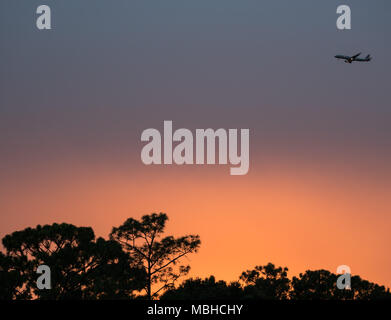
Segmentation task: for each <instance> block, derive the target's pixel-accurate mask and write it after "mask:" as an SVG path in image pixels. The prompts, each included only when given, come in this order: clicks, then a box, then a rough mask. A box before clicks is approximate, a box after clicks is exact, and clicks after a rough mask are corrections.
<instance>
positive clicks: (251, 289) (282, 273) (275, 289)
mask: <svg viewBox="0 0 391 320" xmlns="http://www.w3.org/2000/svg"><path fill="white" fill-rule="evenodd" d="M287 272H288V268H286V267H284V268H282V267H278V268H276V267H275V266H274V264H272V263H268V264H267V265H265V266H256V267H255V268H254V269H253V270H247V271H245V272H243V273H242V275H241V276H240V280H241V281H243V282H244V283H245V284H246V286H245V287H244V295H245V296H246V297H247V298H255V299H277V300H282V299H287V298H288V294H289V289H290V280H289V279H288V276H287Z"/></svg>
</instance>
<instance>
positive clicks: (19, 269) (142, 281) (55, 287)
mask: <svg viewBox="0 0 391 320" xmlns="http://www.w3.org/2000/svg"><path fill="white" fill-rule="evenodd" d="M167 220H168V217H167V215H166V214H164V213H159V214H156V213H153V214H150V215H145V216H143V217H142V218H141V219H140V220H136V219H133V218H129V219H127V220H126V221H125V222H124V223H123V224H122V225H120V226H119V227H114V228H113V229H112V232H111V233H110V235H109V239H108V240H106V239H103V238H96V237H95V234H94V231H93V230H92V228H90V227H76V226H74V225H71V224H66V223H62V224H56V223H55V224H52V225H45V226H40V225H38V226H37V227H35V228H26V229H24V230H22V231H16V232H13V233H12V234H9V235H7V236H5V237H4V238H3V240H2V243H3V247H4V249H5V250H3V252H1V251H0V299H1V300H12V299H44V300H62V299H94V300H95V299H157V298H160V299H166V300H168V299H175V300H181V299H186V300H194V299H204V300H208V299H281V300H282V299H385V298H388V299H389V298H390V297H391V294H390V292H389V289H386V288H385V287H384V286H379V285H377V284H374V283H370V282H368V281H365V280H362V279H361V278H360V277H358V276H353V277H352V278H351V284H352V285H351V287H352V288H351V290H340V289H338V288H337V286H336V279H337V277H338V276H337V275H335V274H332V273H330V272H328V271H326V270H317V271H306V272H305V273H304V274H300V275H299V277H293V278H292V279H289V278H288V277H287V271H288V269H287V268H282V267H275V266H274V265H273V264H271V263H269V264H268V265H265V266H257V267H255V269H253V270H247V271H245V272H243V273H242V275H241V276H240V278H239V279H238V281H235V282H232V283H229V284H228V283H226V282H225V281H216V280H215V278H214V277H213V276H211V277H209V278H207V279H203V280H202V279H199V278H196V279H187V280H185V281H184V282H182V283H181V284H180V285H178V279H179V278H180V277H183V276H185V275H187V274H188V272H189V270H190V266H189V265H186V264H182V263H181V262H182V261H183V259H182V258H183V257H185V256H187V255H188V254H191V253H195V252H197V250H198V249H199V247H200V245H201V241H200V238H199V236H198V235H186V236H182V237H177V238H176V237H173V236H164V229H165V226H166V222H167ZM42 265H45V266H48V267H49V268H50V276H49V282H48V283H45V285H49V284H50V289H42V288H41V289H39V288H38V285H37V279H38V277H41V276H40V275H39V274H37V269H38V267H39V266H42ZM45 276H48V275H47V274H46V275H45ZM46 281H48V280H47V279H45V282H46Z"/></svg>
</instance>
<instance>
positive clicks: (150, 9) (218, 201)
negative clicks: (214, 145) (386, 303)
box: [0, 0, 391, 286]
mask: <svg viewBox="0 0 391 320" xmlns="http://www.w3.org/2000/svg"><path fill="white" fill-rule="evenodd" d="M41 4H48V5H50V7H51V10H52V30H44V31H40V30H38V29H37V28H36V26H35V21H36V18H37V14H36V13H35V11H36V8H37V6H39V5H41ZM341 4H348V5H350V7H351V10H352V30H345V31H341V30H337V28H336V20H337V14H336V8H337V6H338V5H341ZM390 15H391V3H390V2H389V1H386V0H375V1H363V0H355V1H347V0H344V1H343V2H342V1H341V0H338V1H334V0H329V1H320V0H317V1H313V0H312V1H310V0H298V1H280V0H273V1H272V0H266V1H256V0H241V1H234V0H224V1H223V0H197V1H180V0H166V1H142V0H137V1H133V0H132V1H128V0H117V1H115V2H112V1H103V0H95V1H87V0H85V1H79V0H78V1H75V0H67V1H50V2H48V3H44V1H43V0H40V1H35V0H34V1H32V0H28V1H11V0H3V1H1V3H0V150H1V156H0V238H2V237H3V236H5V235H6V234H8V233H11V232H13V231H16V230H21V229H23V228H26V227H29V226H31V227H33V226H36V225H37V224H49V223H53V222H67V223H72V224H75V225H78V226H91V227H93V228H94V230H95V232H96V234H97V236H103V237H107V235H108V234H109V232H110V231H111V228H112V227H113V226H119V225H120V224H121V223H123V222H124V221H125V220H126V219H127V218H128V217H133V218H140V217H141V216H142V215H144V214H149V213H152V212H166V213H167V214H168V216H169V218H170V220H169V223H168V226H167V233H168V234H170V233H172V234H174V235H177V236H180V235H184V234H194V233H195V234H199V235H200V237H201V241H202V245H201V249H200V251H199V253H197V254H194V255H191V256H189V258H188V262H189V263H190V264H191V266H192V271H191V274H190V275H192V276H200V277H204V276H208V275H210V274H213V275H215V276H216V278H218V279H224V280H228V281H230V280H237V278H238V276H239V275H240V273H241V272H242V271H244V270H247V269H250V268H252V267H254V266H255V265H263V264H266V263H268V262H273V263H274V264H276V265H281V266H288V267H289V270H290V272H289V275H290V276H292V275H297V274H298V273H299V272H304V271H305V270H307V269H319V268H323V269H328V270H330V271H333V272H336V269H337V266H339V265H348V266H350V267H351V270H352V273H353V274H358V275H360V276H362V277H363V278H366V279H368V280H370V281H373V282H377V283H380V284H384V285H387V286H391V275H390V271H389V270H391V257H390V255H389V244H390V240H391V234H390V232H389V230H390V226H391V216H390V212H391V203H390V196H391V170H390V160H391V143H390V141H391V126H390V125H389V124H390V120H391V110H390V98H391V85H390V71H391V62H390V60H389V57H390V55H391V42H390V41H389V39H390V32H391V19H390V18H391V16H390ZM358 52H362V55H367V54H371V55H372V56H373V60H372V61H371V62H370V63H355V64H345V63H343V62H342V61H337V60H336V59H335V58H334V56H335V55H336V54H343V55H353V54H355V53H358ZM164 120H172V121H173V127H174V130H175V129H179V128H188V129H190V130H195V129H196V128H205V129H206V128H213V129H218V128H226V129H228V128H237V129H240V128H248V129H250V170H249V173H248V174H247V175H244V176H231V175H230V174H229V166H226V165H209V166H206V165H204V166H196V165H193V166H192V165H187V166H178V165H165V166H164V165H162V166H146V165H144V164H143V163H142V162H141V159H140V153H141V149H142V147H143V145H144V144H143V143H142V142H141V140H140V137H141V133H142V131H143V130H144V129H147V128H156V129H158V130H160V131H163V121H164Z"/></svg>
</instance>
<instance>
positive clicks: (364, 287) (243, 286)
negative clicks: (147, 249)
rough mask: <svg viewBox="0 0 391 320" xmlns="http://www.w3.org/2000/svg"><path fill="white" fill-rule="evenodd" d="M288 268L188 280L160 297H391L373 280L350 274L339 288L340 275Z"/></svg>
mask: <svg viewBox="0 0 391 320" xmlns="http://www.w3.org/2000/svg"><path fill="white" fill-rule="evenodd" d="M287 271H288V268H282V267H275V266H274V265H273V264H272V263H269V264H267V265H265V266H256V267H255V268H254V269H253V270H247V271H245V272H243V273H242V275H241V276H240V278H239V280H238V281H235V282H231V283H227V282H225V281H223V280H220V281H216V279H215V277H214V276H210V277H209V278H205V279H200V278H196V279H188V280H185V281H184V282H183V283H182V284H181V285H179V286H178V287H177V288H173V289H170V290H167V291H166V292H165V293H164V294H163V295H162V297H161V299H162V300H199V299H200V300H220V299H223V300H231V299H232V300H238V299H239V300H240V299H244V300H286V299H291V300H377V299H391V293H390V291H389V289H386V288H385V287H384V286H379V285H377V284H375V283H371V282H369V281H366V280H363V279H361V278H360V277H359V276H352V277H351V289H350V290H347V289H343V290H341V289H338V288H337V285H336V283H337V278H338V277H339V276H341V275H336V274H333V273H331V272H329V271H327V270H314V271H311V270H307V271H306V272H305V273H301V274H300V275H299V276H298V277H293V278H292V279H289V278H288V277H287Z"/></svg>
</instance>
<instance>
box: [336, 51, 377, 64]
mask: <svg viewBox="0 0 391 320" xmlns="http://www.w3.org/2000/svg"><path fill="white" fill-rule="evenodd" d="M360 54H361V52H360V53H357V54H355V55H354V56H351V57H349V56H341V55H336V56H335V58H337V59H343V60H345V61H344V62H346V63H352V62H353V61H359V62H369V61H371V60H372V57H371V55H370V54H368V55H367V56H366V57H365V58H364V59H361V58H358V56H359V55H360Z"/></svg>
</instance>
